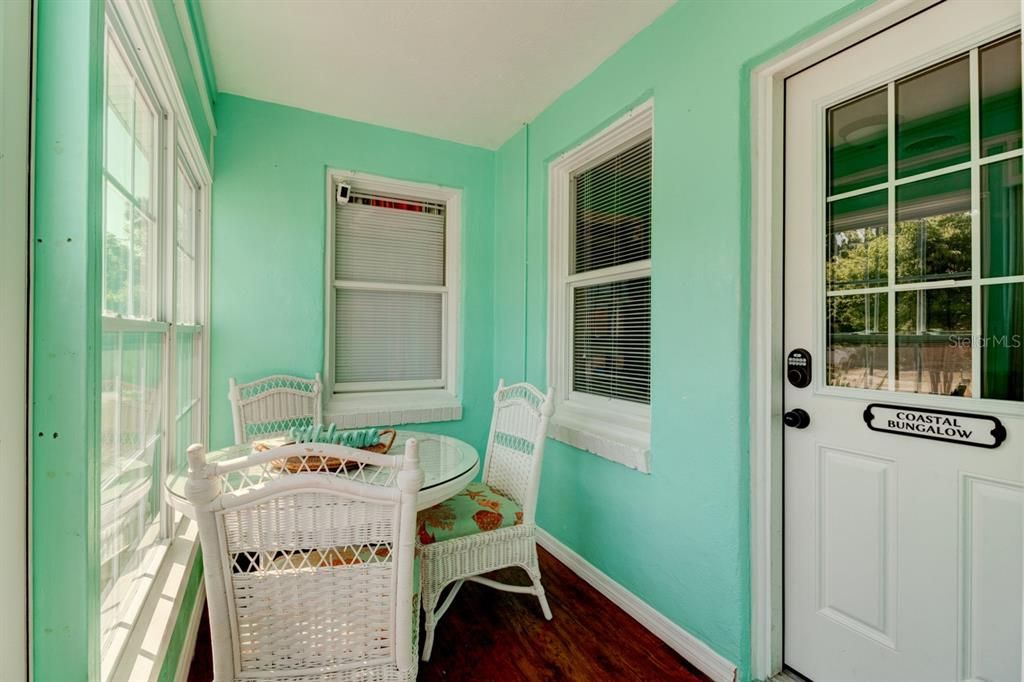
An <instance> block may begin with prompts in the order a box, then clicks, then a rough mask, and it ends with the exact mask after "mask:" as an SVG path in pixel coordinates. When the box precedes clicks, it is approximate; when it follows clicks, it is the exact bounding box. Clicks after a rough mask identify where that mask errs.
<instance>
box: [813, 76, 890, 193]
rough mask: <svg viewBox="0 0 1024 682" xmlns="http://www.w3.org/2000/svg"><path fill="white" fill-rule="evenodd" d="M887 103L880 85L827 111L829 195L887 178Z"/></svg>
mask: <svg viewBox="0 0 1024 682" xmlns="http://www.w3.org/2000/svg"><path fill="white" fill-rule="evenodd" d="M887 103H888V96H887V94H886V91H885V89H884V88H883V89H882V90H878V91H876V92H874V93H871V94H868V95H864V96H863V97H860V98H858V99H855V100H853V101H852V102H847V103H845V104H842V105H840V106H838V107H833V108H832V109H830V110H829V113H828V145H829V164H828V166H829V194H842V193H843V192H850V191H852V190H855V189H860V188H862V187H870V186H871V185H877V184H879V183H882V182H885V181H886V180H887V179H888V167H887V165H886V164H887V160H888V146H887V145H888V136H889V125H888V116H887V114H886V108H887Z"/></svg>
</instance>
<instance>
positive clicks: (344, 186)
mask: <svg viewBox="0 0 1024 682" xmlns="http://www.w3.org/2000/svg"><path fill="white" fill-rule="evenodd" d="M328 177H329V182H328V206H329V209H328V216H329V220H328V234H327V243H328V249H327V264H326V265H327V267H326V268H325V269H326V272H327V280H328V281H327V311H326V313H327V314H326V315H325V319H326V320H327V325H326V332H325V340H326V344H325V347H326V348H327V349H328V352H327V353H326V354H325V355H326V356H327V357H326V365H327V366H326V367H325V376H326V377H328V378H329V379H328V381H333V393H332V397H331V400H330V402H329V404H328V407H327V410H326V412H327V415H328V417H329V418H331V419H332V420H334V421H335V422H337V423H339V424H341V425H342V426H363V425H370V424H375V423H379V424H386V423H399V422H401V423H409V422H417V421H440V420H445V419H458V418H459V417H460V416H461V406H460V405H459V403H458V399H457V396H456V390H455V385H456V367H455V362H456V358H457V355H456V352H455V351H456V330H457V329H458V325H457V320H458V317H457V310H458V296H457V293H458V286H457V281H458V255H457V254H458V250H457V244H458V224H459V193H458V192H457V191H456V190H449V189H445V188H440V187H436V186H428V185H419V184H413V183H404V182H397V181H392V180H386V179H383V178H376V177H373V176H366V175H363V174H359V173H345V172H340V171H333V172H331V173H329V174H328Z"/></svg>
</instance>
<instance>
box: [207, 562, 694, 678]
mask: <svg viewBox="0 0 1024 682" xmlns="http://www.w3.org/2000/svg"><path fill="white" fill-rule="evenodd" d="M540 564H541V571H542V572H543V574H544V587H545V589H546V590H547V594H548V602H549V604H550V605H551V611H552V613H553V614H554V620H552V621H550V622H549V621H546V620H544V617H543V616H542V615H541V612H540V606H539V605H538V604H537V600H536V599H534V598H533V597H530V596H527V595H518V594H511V593H509V592H499V591H496V590H491V589H489V588H487V587H484V586H483V585H479V584H475V583H467V584H466V585H465V586H464V587H463V588H462V591H461V592H460V593H459V596H458V598H457V599H456V600H455V603H454V604H453V605H452V607H451V609H450V610H449V611H448V613H447V614H446V615H445V617H444V619H443V620H442V621H441V623H440V624H439V625H438V628H437V634H436V635H435V639H434V654H433V656H432V657H431V660H430V661H429V662H428V663H423V662H421V663H420V669H419V677H418V679H419V680H473V681H474V682H487V681H490V680H495V681H498V680H500V681H501V682H512V681H515V680H531V681H532V680H685V681H686V682H697V681H698V680H707V679H708V678H707V677H706V676H704V674H703V673H701V672H699V671H698V670H697V669H696V668H694V667H693V666H691V665H690V664H689V663H687V662H686V661H685V660H684V659H683V658H682V657H681V656H679V654H677V653H676V652H675V651H673V650H672V649H670V648H669V647H668V646H667V645H665V644H664V643H663V642H662V641H661V640H659V639H658V638H657V637H655V636H654V635H652V634H651V633H650V632H649V631H647V630H646V629H645V628H644V627H643V626H642V625H640V624H639V623H637V622H636V621H635V620H633V619H632V618H631V617H630V616H629V615H627V614H626V613H625V612H624V611H622V610H621V609H620V608H619V607H617V606H615V605H614V604H613V603H611V602H610V601H608V599H606V598H605V597H604V596H603V595H601V594H599V593H598V592H597V591H596V590H594V588H592V587H591V586H590V585H588V584H587V583H585V582H583V581H582V580H580V579H579V578H578V577H577V576H576V574H575V573H573V572H572V571H570V570H569V569H568V568H566V567H565V566H564V565H563V564H562V563H561V562H559V561H558V560H557V559H555V558H554V557H552V556H551V555H550V554H548V553H547V552H545V551H544V550H540ZM493 577H496V578H497V579H499V580H501V581H502V582H509V583H512V582H515V583H517V584H526V583H527V580H526V576H525V574H523V572H522V571H519V570H515V569H509V570H506V571H499V572H498V573H495V574H494V576H493ZM209 632H210V630H209V624H208V621H207V619H206V615H205V614H204V615H203V623H202V625H201V626H200V629H199V641H198V642H197V643H196V653H195V659H194V660H193V662H192V668H191V670H190V671H189V676H188V679H189V682H209V681H210V680H211V679H212V677H213V675H212V672H211V670H212V668H211V663H210V638H209Z"/></svg>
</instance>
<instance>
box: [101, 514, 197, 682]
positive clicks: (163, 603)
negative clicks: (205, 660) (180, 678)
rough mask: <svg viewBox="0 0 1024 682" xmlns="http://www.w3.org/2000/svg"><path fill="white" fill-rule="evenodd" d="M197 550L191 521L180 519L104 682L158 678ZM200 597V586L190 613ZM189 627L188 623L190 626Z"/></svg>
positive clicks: (152, 679) (134, 681) (138, 681)
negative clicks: (129, 633) (106, 681)
mask: <svg viewBox="0 0 1024 682" xmlns="http://www.w3.org/2000/svg"><path fill="white" fill-rule="evenodd" d="M198 548H199V537H198V530H197V527H196V523H195V521H192V520H190V519H183V520H182V521H181V523H180V524H179V525H178V532H177V534H176V535H175V536H174V539H173V540H172V541H171V543H170V545H169V546H168V547H167V553H166V555H165V556H164V558H163V561H161V562H160V567H159V568H158V569H157V571H156V572H155V574H154V575H153V576H152V578H151V579H152V581H153V584H152V585H151V586H150V588H149V593H148V595H147V597H146V601H145V602H144V603H143V604H142V608H141V610H140V611H139V616H138V619H137V620H136V621H135V627H134V628H132V632H131V635H130V636H129V637H128V641H127V642H125V645H124V649H123V651H122V652H121V656H120V658H119V659H118V661H117V665H116V667H115V668H114V670H113V671H112V673H111V674H110V675H109V677H107V680H108V682H121V681H122V680H131V681H132V682H144V681H154V682H155V680H157V679H159V677H160V671H161V670H162V669H163V666H164V659H165V658H166V656H167V648H168V644H169V642H170V640H171V635H172V634H173V632H174V627H175V625H177V623H178V618H179V616H180V615H181V606H182V600H183V598H184V596H185V589H186V586H187V585H188V580H189V576H191V575H192V567H193V565H194V564H195V560H196V554H197V550H198ZM202 597H203V592H202V586H200V594H199V595H198V596H197V597H196V602H195V604H194V606H193V611H195V609H198V608H200V607H201V606H202V603H203V602H202ZM194 616H195V613H192V614H189V616H188V617H189V618H193V619H194ZM192 625H193V624H191V623H190V627H191V626H192ZM189 647H190V642H188V641H186V642H185V645H184V647H183V649H182V652H181V653H182V655H183V658H184V655H185V654H186V653H187V650H188V648H189ZM179 664H180V662H179ZM179 672H180V671H179Z"/></svg>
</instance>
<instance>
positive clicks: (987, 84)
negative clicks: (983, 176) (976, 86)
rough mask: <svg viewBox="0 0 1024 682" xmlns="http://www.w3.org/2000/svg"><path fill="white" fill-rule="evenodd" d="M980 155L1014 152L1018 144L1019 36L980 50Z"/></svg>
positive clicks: (1019, 126)
mask: <svg viewBox="0 0 1024 682" xmlns="http://www.w3.org/2000/svg"><path fill="white" fill-rule="evenodd" d="M978 56H979V61H980V66H981V83H980V86H981V155H982V156H989V155H992V154H999V153H1001V152H1005V151H1009V150H1011V149H1017V148H1018V147H1020V142H1021V99H1020V35H1015V36H1013V37H1012V38H1010V39H1008V40H1004V41H1002V42H1000V43H996V44H994V45H990V46H989V47H985V48H982V49H981V50H980V51H979V53H978Z"/></svg>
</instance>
